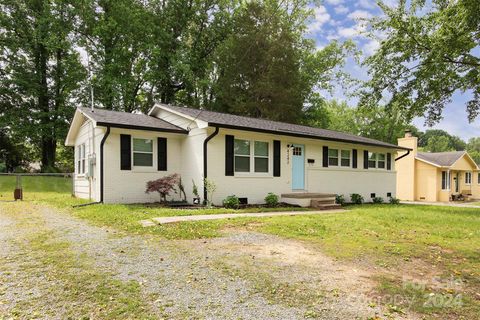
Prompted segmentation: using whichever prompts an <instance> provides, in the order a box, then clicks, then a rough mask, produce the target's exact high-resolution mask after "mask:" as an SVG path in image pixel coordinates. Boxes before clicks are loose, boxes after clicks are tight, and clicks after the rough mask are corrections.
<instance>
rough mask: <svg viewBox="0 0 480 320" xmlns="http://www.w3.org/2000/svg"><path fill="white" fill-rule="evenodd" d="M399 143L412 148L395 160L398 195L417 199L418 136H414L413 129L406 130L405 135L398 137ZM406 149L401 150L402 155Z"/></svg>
mask: <svg viewBox="0 0 480 320" xmlns="http://www.w3.org/2000/svg"><path fill="white" fill-rule="evenodd" d="M398 145H399V146H400V147H405V148H409V149H412V151H410V153H409V154H408V155H407V156H406V157H403V158H402V159H400V160H398V161H397V162H395V168H396V170H397V197H398V198H399V199H400V200H407V201H414V200H415V157H416V155H417V150H418V138H417V137H415V136H413V134H412V131H411V130H405V137H404V138H400V139H398ZM405 153H406V151H402V152H399V154H398V156H402V155H404V154H405Z"/></svg>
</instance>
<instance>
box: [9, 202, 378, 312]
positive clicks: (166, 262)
mask: <svg viewBox="0 0 480 320" xmlns="http://www.w3.org/2000/svg"><path fill="white" fill-rule="evenodd" d="M35 234H42V235H45V237H47V238H48V239H47V240H48V241H53V242H55V241H56V242H59V241H60V242H61V243H65V244H66V245H68V248H69V250H70V251H71V252H72V253H73V255H74V256H75V257H76V259H79V261H80V260H82V259H83V260H85V259H86V260H85V261H87V267H88V268H89V270H90V268H91V270H92V271H90V272H100V273H101V274H102V275H104V276H102V277H105V278H108V279H110V278H111V279H112V281H113V280H114V281H120V283H135V284H137V285H139V287H140V292H141V300H142V301H143V303H145V304H146V308H147V313H148V314H149V315H150V317H152V318H168V319H304V318H323V319H355V318H358V319H365V318H368V317H374V316H375V315H379V314H383V310H381V309H380V308H379V307H374V306H369V305H368V304H367V302H366V301H365V299H360V298H359V297H363V298H365V297H368V295H369V292H370V291H371V289H372V281H371V280H370V279H369V277H370V274H369V273H368V272H365V271H361V270H356V269H352V268H351V267H349V266H345V265H341V264H339V263H337V262H335V261H332V260H331V259H329V258H327V257H325V256H323V255H322V254H320V253H318V252H315V251H313V250H311V249H310V248H307V247H305V246H304V245H302V244H301V243H298V242H293V241H289V240H284V239H280V238H277V237H274V236H267V235H263V234H258V233H251V232H246V231H245V232H235V233H231V234H229V235H226V236H225V237H223V238H217V239H210V240H194V241H167V240H159V239H158V238H155V237H149V236H131V235H126V234H124V233H123V232H119V231H115V230H112V229H108V228H99V227H96V226H92V225H89V224H88V223H86V222H85V221H83V220H80V219H78V218H75V217H72V216H71V215H68V214H66V213H62V212H58V211H56V210H54V209H51V208H48V207H45V206H40V205H32V204H25V203H24V204H8V205H3V204H0V261H1V262H0V280H1V282H0V319H2V318H9V317H10V316H14V317H15V316H16V317H19V318H32V317H37V318H48V319H61V318H65V317H66V316H71V315H72V314H73V316H74V317H79V316H84V314H82V312H87V313H88V306H87V307H85V306H83V309H81V310H83V311H81V310H80V309H77V308H76V307H75V306H73V307H72V306H70V307H69V309H68V310H67V309H66V308H65V307H64V301H62V300H61V298H57V299H52V301H49V303H48V304H46V303H45V297H48V295H49V294H52V293H51V292H54V293H55V290H56V289H55V288H56V287H60V285H59V284H58V282H59V281H58V280H57V279H56V278H55V277H50V276H49V277H46V276H43V275H44V274H47V271H48V270H45V269H48V268H49V266H48V264H47V265H42V267H41V268H40V267H38V268H37V267H35V268H36V269H35V268H34V267H31V268H28V270H30V271H32V270H33V272H29V273H27V272H23V271H24V270H27V267H26V266H31V265H32V263H33V261H32V259H33V257H35V254H34V253H32V252H30V250H32V249H31V248H30V247H29V246H28V245H25V243H26V242H27V241H28V239H30V238H31V237H32V235H35ZM83 260H82V261H83ZM47 261H48V260H47ZM83 265H84V264H80V263H79V264H78V266H77V265H75V264H74V265H73V266H71V267H70V269H69V270H67V271H66V272H75V268H87V267H80V266H83ZM62 290H65V289H64V288H62ZM94 290H97V289H96V288H94ZM277 290H278V293H277ZM282 290H283V291H282ZM93 292H95V291H93ZM59 296H60V297H61V295H59ZM35 297H37V299H35ZM352 297H355V299H351V298H352ZM114 298H115V297H111V298H110V299H114ZM26 302H28V303H26ZM22 305H25V306H28V307H23V310H18V309H19V306H22ZM106 308H108V305H107V306H106ZM85 310H87V311H85ZM68 312H70V313H68ZM91 318H102V316H101V314H100V315H97V316H96V317H95V316H93V317H91Z"/></svg>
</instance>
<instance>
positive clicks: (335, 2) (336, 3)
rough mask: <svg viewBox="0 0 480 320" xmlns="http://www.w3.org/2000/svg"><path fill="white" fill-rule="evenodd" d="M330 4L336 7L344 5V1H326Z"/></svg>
mask: <svg viewBox="0 0 480 320" xmlns="http://www.w3.org/2000/svg"><path fill="white" fill-rule="evenodd" d="M326 2H327V3H328V4H332V5H334V6H336V5H338V4H341V3H343V0H326Z"/></svg>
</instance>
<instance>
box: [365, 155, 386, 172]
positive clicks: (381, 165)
mask: <svg viewBox="0 0 480 320" xmlns="http://www.w3.org/2000/svg"><path fill="white" fill-rule="evenodd" d="M386 159H387V156H386V155H385V153H375V152H369V153H368V167H369V168H377V169H385V168H386V166H385V162H386Z"/></svg>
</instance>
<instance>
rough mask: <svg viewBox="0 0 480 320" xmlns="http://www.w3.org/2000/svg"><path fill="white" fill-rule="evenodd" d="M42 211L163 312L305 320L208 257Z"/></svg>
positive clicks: (80, 249)
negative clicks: (138, 286)
mask: <svg viewBox="0 0 480 320" xmlns="http://www.w3.org/2000/svg"><path fill="white" fill-rule="evenodd" d="M39 212H40V214H41V215H42V217H43V219H44V220H45V223H46V225H47V226H48V227H49V228H52V229H53V230H58V236H59V237H60V238H63V239H65V240H67V241H68V242H70V243H71V244H72V246H73V248H74V250H75V251H77V252H78V253H79V254H87V255H89V256H91V257H93V258H94V261H95V264H96V267H97V268H100V269H102V270H106V271H107V272H111V273H112V274H113V275H114V276H115V277H116V278H117V279H120V280H122V281H129V280H135V281H138V282H139V283H140V284H141V285H142V288H143V290H144V292H145V293H146V295H148V296H150V297H153V299H152V302H151V303H152V304H153V305H152V307H153V308H157V309H158V311H159V312H160V311H162V312H166V313H167V314H172V315H180V314H189V315H195V317H199V318H207V319H252V318H257V319H303V318H304V314H305V310H304V309H302V308H291V307H285V306H282V305H275V304H271V303H270V302H268V301H267V300H266V299H264V298H263V297H262V296H261V295H260V294H259V293H256V292H254V290H253V289H252V288H251V286H250V285H249V283H248V282H247V281H246V280H243V279H235V278H232V277H228V276H226V275H225V274H224V273H221V272H219V271H217V270H215V269H214V268H213V267H212V266H211V264H210V263H209V256H208V254H207V255H205V254H204V253H201V252H195V250H192V249H188V248H186V247H185V246H182V245H177V244H175V243H174V242H171V241H158V240H153V239H152V238H148V237H144V236H125V235H121V234H119V233H117V232H115V231H112V230H110V229H105V228H98V227H94V226H90V225H88V224H86V223H85V222H84V221H81V220H79V219H76V218H73V217H71V216H67V215H64V214H59V213H57V212H55V211H54V210H52V209H48V208H41V209H40V210H39Z"/></svg>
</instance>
